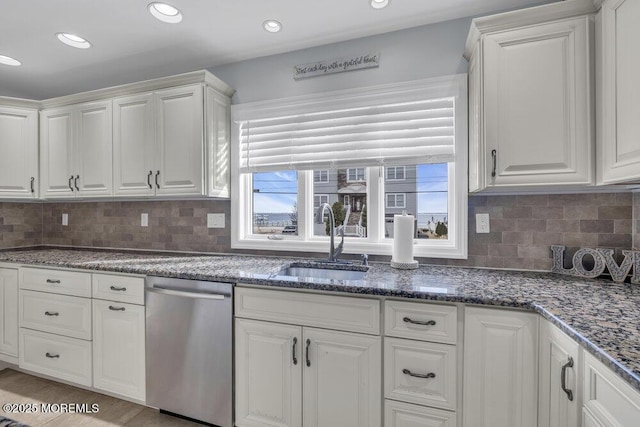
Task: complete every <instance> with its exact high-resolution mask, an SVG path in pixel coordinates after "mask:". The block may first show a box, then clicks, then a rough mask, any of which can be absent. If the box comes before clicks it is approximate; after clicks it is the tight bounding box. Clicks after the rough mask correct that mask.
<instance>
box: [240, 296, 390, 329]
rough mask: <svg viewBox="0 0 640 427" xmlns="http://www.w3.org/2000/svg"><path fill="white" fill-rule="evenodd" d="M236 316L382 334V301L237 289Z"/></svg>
mask: <svg viewBox="0 0 640 427" xmlns="http://www.w3.org/2000/svg"><path fill="white" fill-rule="evenodd" d="M235 315H236V317H244V318H248V319H257V320H269V321H272V322H279V323H288V324H292V325H301V326H315V327H319V328H324V329H336V330H340V331H349V332H361V333H365V334H373V335H379V334H380V301H378V300H375V299H366V298H352V297H336V296H330V295H315V294H307V293H302V292H287V291H275V290H263V289H252V288H238V287H237V288H236V291H235Z"/></svg>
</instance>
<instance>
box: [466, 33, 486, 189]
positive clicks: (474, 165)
mask: <svg viewBox="0 0 640 427" xmlns="http://www.w3.org/2000/svg"><path fill="white" fill-rule="evenodd" d="M481 47H482V45H481V44H480V43H476V45H475V48H474V49H473V52H472V54H471V58H470V59H469V192H471V193H473V192H475V191H479V190H483V189H484V188H485V167H486V165H485V156H484V153H485V148H484V145H483V143H484V138H483V137H482V131H483V129H482V128H483V127H482V67H481V66H480V58H481V55H482V54H481V53H480V49H481Z"/></svg>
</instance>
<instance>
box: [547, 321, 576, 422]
mask: <svg viewBox="0 0 640 427" xmlns="http://www.w3.org/2000/svg"><path fill="white" fill-rule="evenodd" d="M539 357H540V376H539V379H540V380H539V392H538V427H578V426H579V425H580V410H581V408H582V399H581V396H582V393H581V390H580V388H579V386H578V376H579V373H580V367H581V366H580V346H579V345H578V343H577V342H576V341H574V340H573V339H571V338H569V337H568V336H567V335H566V334H565V333H563V332H562V331H561V330H560V329H558V328H557V327H556V326H554V325H552V324H551V323H550V322H548V321H547V320H541V322H540V348H539Z"/></svg>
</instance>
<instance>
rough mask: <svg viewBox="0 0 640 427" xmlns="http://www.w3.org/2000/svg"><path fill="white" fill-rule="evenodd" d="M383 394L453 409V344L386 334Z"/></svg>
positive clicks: (396, 398) (454, 405) (454, 360)
mask: <svg viewBox="0 0 640 427" xmlns="http://www.w3.org/2000/svg"><path fill="white" fill-rule="evenodd" d="M424 376H428V377H427V378H425V377H424ZM384 396H385V397H386V398H388V399H395V400H402V401H405V402H410V403H417V404H420V405H428V406H435V407H438V408H443V409H450V410H455V408H456V347H455V346H452V345H446V344H434V343H427V342H417V341H409V340H403V339H397V338H386V337H385V339H384Z"/></svg>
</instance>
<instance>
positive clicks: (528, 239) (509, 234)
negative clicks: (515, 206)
mask: <svg viewBox="0 0 640 427" xmlns="http://www.w3.org/2000/svg"><path fill="white" fill-rule="evenodd" d="M502 243H504V244H515V245H530V244H532V243H533V232H531V231H505V232H504V233H502Z"/></svg>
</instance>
